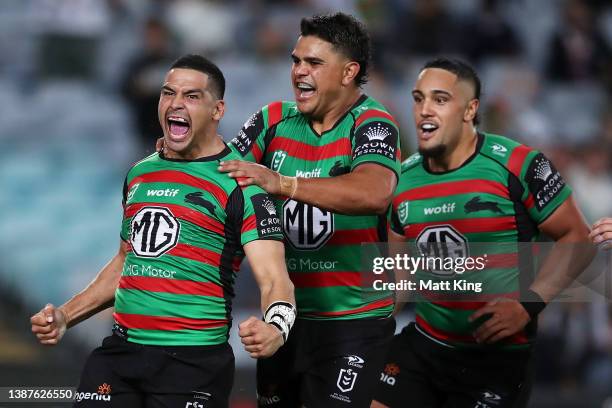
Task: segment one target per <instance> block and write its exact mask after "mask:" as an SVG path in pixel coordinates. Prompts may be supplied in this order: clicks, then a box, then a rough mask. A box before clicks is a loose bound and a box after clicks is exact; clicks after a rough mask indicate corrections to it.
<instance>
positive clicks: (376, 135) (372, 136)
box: [365, 122, 392, 142]
mask: <svg viewBox="0 0 612 408" xmlns="http://www.w3.org/2000/svg"><path fill="white" fill-rule="evenodd" d="M391 134H392V133H391V131H389V127H388V126H383V125H382V123H380V122H378V123H376V124H375V125H374V126H369V127H367V128H366V130H365V135H366V136H367V137H368V140H369V141H370V142H371V141H373V140H385V139H386V138H387V136H390V135H391Z"/></svg>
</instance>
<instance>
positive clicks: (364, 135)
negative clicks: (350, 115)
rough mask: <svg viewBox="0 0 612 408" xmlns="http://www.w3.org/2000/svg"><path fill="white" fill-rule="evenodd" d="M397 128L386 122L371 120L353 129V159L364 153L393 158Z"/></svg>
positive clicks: (394, 155) (394, 156)
mask: <svg viewBox="0 0 612 408" xmlns="http://www.w3.org/2000/svg"><path fill="white" fill-rule="evenodd" d="M397 137H398V135H397V129H396V128H395V127H394V126H392V125H390V124H389V123H387V122H382V121H373V122H369V123H367V124H365V125H362V126H360V127H359V128H358V129H357V130H356V131H355V149H354V150H353V160H355V159H357V158H358V157H361V156H363V155H366V154H377V155H380V156H384V157H386V158H388V159H390V160H395V158H396V149H397Z"/></svg>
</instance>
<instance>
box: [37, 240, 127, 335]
mask: <svg viewBox="0 0 612 408" xmlns="http://www.w3.org/2000/svg"><path fill="white" fill-rule="evenodd" d="M127 248H128V244H127V243H126V242H123V241H121V243H120V244H119V251H118V252H117V254H116V255H115V256H114V257H113V259H111V260H110V262H108V263H107V264H106V265H105V266H104V267H103V268H102V270H100V272H98V274H97V275H96V277H95V278H94V280H93V281H92V282H91V283H90V284H89V285H88V286H87V287H86V288H85V289H84V290H83V291H81V292H80V293H78V294H77V295H75V296H74V297H73V298H72V299H70V300H69V301H67V302H66V303H64V304H63V305H62V306H60V307H57V308H56V307H55V306H53V305H52V304H47V305H46V306H45V307H44V308H43V309H42V310H41V311H40V312H38V313H36V314H35V315H34V316H32V317H31V318H30V323H31V324H32V332H33V333H34V334H36V337H37V338H38V340H39V341H40V343H41V344H47V345H55V344H57V343H58V342H59V341H60V340H61V338H62V336H63V335H64V333H65V332H66V329H67V328H70V327H72V326H74V325H76V324H78V323H80V322H82V321H83V320H85V319H88V318H89V317H91V316H93V315H94V314H96V313H98V312H99V311H101V310H104V309H106V308H108V307H110V306H112V305H113V303H114V299H115V289H117V285H118V284H119V278H120V277H121V272H122V270H123V263H124V261H125V256H126V254H127Z"/></svg>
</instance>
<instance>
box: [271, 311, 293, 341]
mask: <svg viewBox="0 0 612 408" xmlns="http://www.w3.org/2000/svg"><path fill="white" fill-rule="evenodd" d="M295 315H296V313H295V306H293V305H292V304H291V303H289V302H273V303H271V304H270V306H268V309H266V313H265V314H264V322H266V323H268V324H271V325H274V326H276V328H278V330H280V331H281V333H282V334H283V342H284V343H285V342H287V338H288V337H289V331H290V330H291V328H292V327H293V323H295Z"/></svg>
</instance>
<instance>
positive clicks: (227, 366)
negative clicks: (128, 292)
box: [74, 335, 234, 408]
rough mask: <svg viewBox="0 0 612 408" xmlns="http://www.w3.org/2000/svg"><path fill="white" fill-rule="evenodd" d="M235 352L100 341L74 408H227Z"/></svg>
mask: <svg viewBox="0 0 612 408" xmlns="http://www.w3.org/2000/svg"><path fill="white" fill-rule="evenodd" d="M233 380H234V353H233V352H232V348H231V347H230V346H229V344H221V345H218V346H172V347H166V346H145V345H141V344H136V343H130V342H128V341H126V340H124V339H122V338H120V337H119V336H117V335H112V336H109V337H107V338H105V339H104V341H103V342H102V346H101V347H98V348H97V349H95V350H94V351H93V352H92V353H91V355H90V356H89V358H88V359H87V362H86V363H85V368H84V369H83V373H82V374H81V382H80V384H79V387H78V390H77V395H76V398H75V404H74V406H76V407H130V408H137V407H147V408H149V407H170V406H172V407H181V408H184V407H189V408H203V407H205V408H210V407H215V408H216V407H227V406H228V404H229V395H230V391H231V389H232V383H233Z"/></svg>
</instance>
